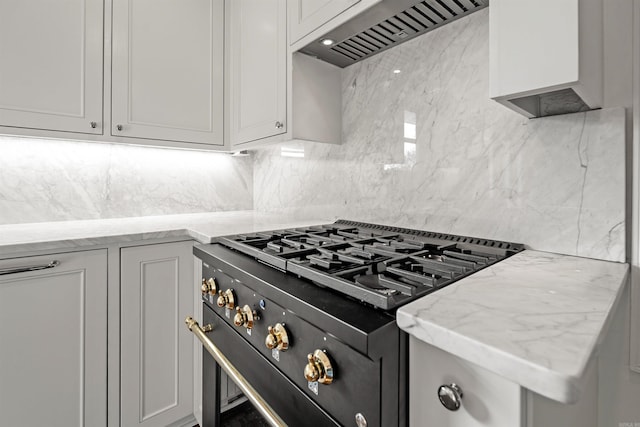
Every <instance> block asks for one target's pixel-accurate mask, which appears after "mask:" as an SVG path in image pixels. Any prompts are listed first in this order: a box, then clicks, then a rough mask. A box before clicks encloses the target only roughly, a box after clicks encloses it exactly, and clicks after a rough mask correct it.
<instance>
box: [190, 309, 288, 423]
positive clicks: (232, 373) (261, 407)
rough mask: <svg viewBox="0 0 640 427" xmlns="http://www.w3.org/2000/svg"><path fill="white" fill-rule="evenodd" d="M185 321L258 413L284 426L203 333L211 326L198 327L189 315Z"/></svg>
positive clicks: (280, 419) (211, 328) (209, 329)
mask: <svg viewBox="0 0 640 427" xmlns="http://www.w3.org/2000/svg"><path fill="white" fill-rule="evenodd" d="M185 323H186V324H187V327H188V328H189V330H190V331H191V332H193V334H194V335H195V336H196V337H197V338H198V339H199V340H200V342H201V343H202V345H203V346H204V348H205V349H207V351H208V352H209V354H211V356H213V358H214V359H215V361H216V362H218V365H220V367H221V368H222V369H223V370H224V371H225V372H226V373H227V375H229V377H231V379H232V380H233V382H235V383H236V384H237V385H238V387H240V390H242V392H243V393H244V394H245V396H247V398H248V399H249V400H250V401H251V403H253V405H254V406H255V407H256V408H257V409H258V411H260V414H262V416H263V417H264V418H265V419H266V420H267V422H268V423H269V424H270V425H272V426H273V427H286V424H285V422H284V421H282V418H280V417H279V416H278V414H276V413H275V411H274V410H273V409H271V407H270V406H269V404H268V403H267V402H266V401H265V400H264V399H263V398H262V396H260V395H259V394H258V392H257V391H256V390H255V389H254V388H253V387H252V386H251V384H249V382H248V381H247V380H246V379H245V378H244V377H243V376H242V374H241V373H240V372H238V370H237V369H236V368H235V366H233V365H232V364H231V362H229V359H227V358H226V357H225V355H224V354H222V352H221V351H220V350H218V347H216V346H215V344H214V343H213V342H212V341H211V340H210V339H209V338H208V337H207V336H206V335H205V334H206V333H207V332H210V331H211V330H213V326H211V325H205V326H204V327H200V325H198V322H196V321H195V320H194V319H193V318H192V317H191V316H189V317H187V318H186V319H185Z"/></svg>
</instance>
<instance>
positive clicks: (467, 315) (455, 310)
mask: <svg viewBox="0 0 640 427" xmlns="http://www.w3.org/2000/svg"><path fill="white" fill-rule="evenodd" d="M628 272H629V266H628V265H627V264H624V263H616V262H610V261H602V260H596V259H588V258H580V257H576V256H569V255H560V254H553V253H548V252H538V251H533V250H525V251H523V252H520V253H518V254H516V255H514V256H512V257H510V258H508V259H506V260H503V261H501V262H499V263H497V264H494V265H492V266H489V267H487V268H485V269H483V270H481V271H478V272H476V273H474V274H472V275H470V276H468V277H466V278H464V279H461V280H459V281H457V282H455V283H453V284H452V285H450V286H447V287H445V288H443V289H440V290H438V291H437V292H434V293H432V294H429V295H426V296H425V297H423V298H421V299H419V300H416V301H413V302H411V303H409V304H407V305H405V306H403V307H401V308H400V309H398V311H397V323H398V326H399V327H400V328H401V329H403V330H404V331H406V332H407V333H409V334H410V335H412V336H413V337H415V338H417V339H418V340H421V341H423V342H425V343H427V344H430V345H433V346H435V347H438V348H440V349H442V350H444V351H447V352H449V353H451V354H453V355H455V356H457V357H459V358H461V359H464V360H466V361H469V362H471V363H474V364H476V365H478V366H479V367H481V368H484V369H486V370H488V371H490V372H493V373H495V374H498V375H500V376H502V377H503V378H506V379H507V380H510V381H512V382H514V383H516V384H519V385H521V386H522V387H524V388H526V389H529V390H531V391H533V392H536V393H538V394H540V395H542V396H545V397H547V398H549V399H552V400H556V401H559V402H561V403H569V404H570V403H575V402H577V401H578V400H579V398H580V395H581V393H582V391H583V388H584V383H585V381H586V372H587V369H588V367H589V366H590V364H591V363H594V361H595V356H596V355H597V352H598V346H599V345H600V343H601V341H602V340H603V339H604V336H605V335H606V332H607V330H608V327H609V323H610V320H611V317H612V316H613V313H614V312H615V310H616V309H617V306H618V303H619V300H620V297H621V295H622V294H623V290H624V288H625V286H626V283H627V275H628Z"/></svg>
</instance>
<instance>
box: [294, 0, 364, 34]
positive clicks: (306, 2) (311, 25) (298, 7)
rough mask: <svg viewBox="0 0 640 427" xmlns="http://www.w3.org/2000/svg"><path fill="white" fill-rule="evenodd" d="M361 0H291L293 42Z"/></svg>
mask: <svg viewBox="0 0 640 427" xmlns="http://www.w3.org/2000/svg"><path fill="white" fill-rule="evenodd" d="M359 1H360V0H293V1H290V2H289V7H290V14H289V19H290V20H291V24H290V25H291V27H290V30H291V40H290V42H291V44H293V43H294V42H296V41H298V40H300V39H301V38H302V37H304V36H306V35H307V34H309V33H310V32H312V31H313V30H315V29H316V28H318V27H320V26H321V25H322V24H324V23H326V22H329V21H330V20H331V19H332V18H334V17H336V16H337V15H339V14H340V13H342V12H344V11H345V10H347V9H348V8H350V7H351V6H353V5H354V4H356V3H358V2H359Z"/></svg>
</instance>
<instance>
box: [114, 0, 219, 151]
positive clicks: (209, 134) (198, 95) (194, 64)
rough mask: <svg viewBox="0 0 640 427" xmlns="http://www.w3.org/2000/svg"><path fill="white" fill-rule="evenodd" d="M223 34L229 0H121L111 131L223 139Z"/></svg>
mask: <svg viewBox="0 0 640 427" xmlns="http://www.w3.org/2000/svg"><path fill="white" fill-rule="evenodd" d="M223 36H224V2H223V0H191V1H188V2H183V1H176V0H135V1H134V0H115V1H114V4H113V75H112V85H113V86H112V93H113V104H112V117H113V120H112V127H113V128H112V135H115V136H127V137H140V138H152V139H164V140H175V141H183V142H196V143H205V144H216V145H222V144H223V138H222V123H223V111H222V107H223V104H222V102H223V41H224V39H223ZM118 125H120V126H121V130H119V128H118Z"/></svg>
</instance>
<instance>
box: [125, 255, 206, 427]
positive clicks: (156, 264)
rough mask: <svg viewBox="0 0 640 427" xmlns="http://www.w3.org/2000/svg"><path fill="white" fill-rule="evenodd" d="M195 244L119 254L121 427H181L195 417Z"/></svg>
mask: <svg viewBox="0 0 640 427" xmlns="http://www.w3.org/2000/svg"><path fill="white" fill-rule="evenodd" d="M192 246H193V245H192V242H177V243H165V244H156V245H146V246H136V247H130V248H123V249H121V251H120V267H121V276H120V299H121V313H120V319H121V320H120V322H121V323H120V331H121V332H120V333H121V340H120V372H121V377H120V414H121V423H120V425H122V426H126V427H130V426H158V427H160V426H161V427H166V426H182V425H185V426H186V425H189V426H192V425H194V424H195V418H194V417H193V391H194V389H193V338H192V336H191V334H190V332H189V330H188V329H187V328H186V327H185V326H184V319H185V318H186V317H187V316H188V315H191V314H192V313H193V309H194V306H193V304H194V298H193V290H194V286H193V271H194V269H193V255H192V253H191V250H192Z"/></svg>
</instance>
